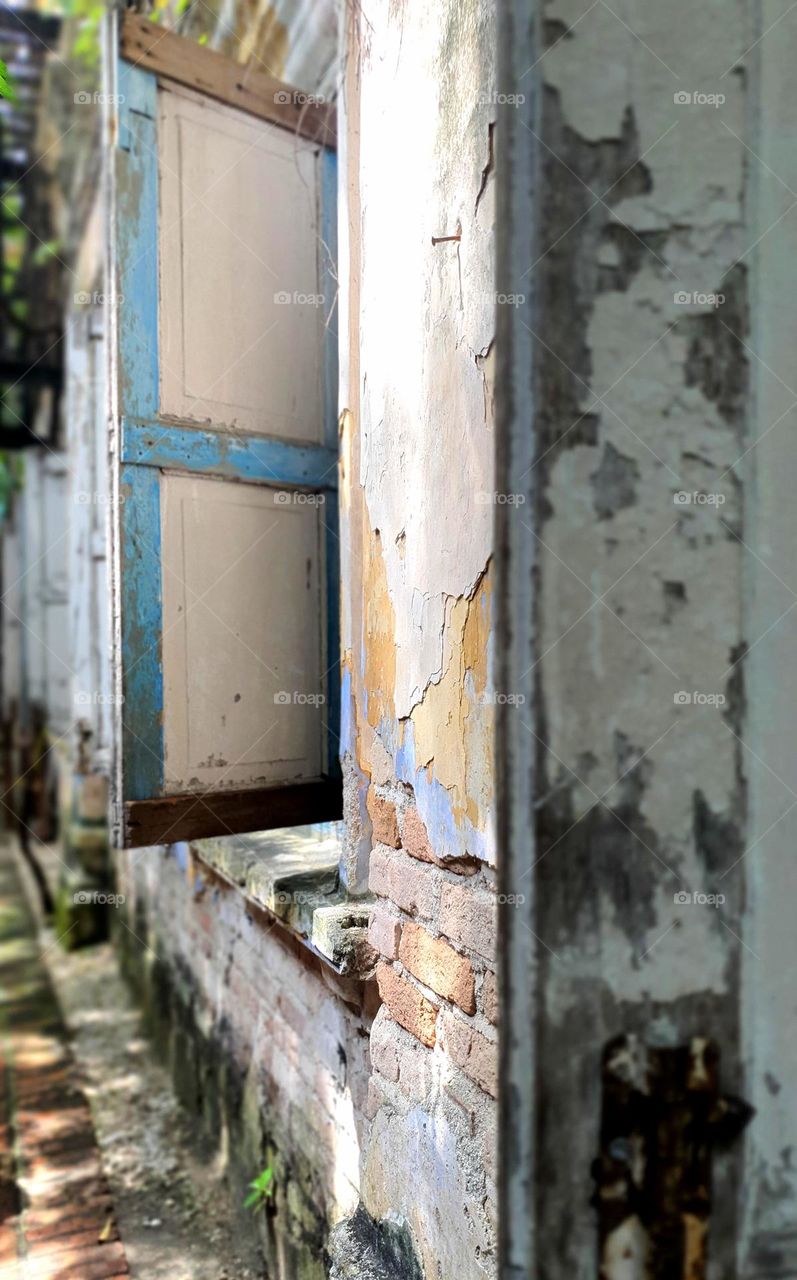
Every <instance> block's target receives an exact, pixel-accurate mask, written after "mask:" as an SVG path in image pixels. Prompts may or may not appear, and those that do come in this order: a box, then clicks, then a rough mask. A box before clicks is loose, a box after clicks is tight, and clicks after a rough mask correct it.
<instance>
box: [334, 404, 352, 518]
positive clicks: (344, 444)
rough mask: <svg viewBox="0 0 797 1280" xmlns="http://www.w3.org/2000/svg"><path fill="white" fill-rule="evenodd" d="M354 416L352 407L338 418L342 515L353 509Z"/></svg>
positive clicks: (339, 487) (339, 491) (339, 481)
mask: <svg viewBox="0 0 797 1280" xmlns="http://www.w3.org/2000/svg"><path fill="white" fill-rule="evenodd" d="M353 431H354V418H353V417H352V414H351V410H350V409H344V410H343V412H342V413H341V415H340V418H339V420H338V439H339V444H340V448H339V458H340V461H339V463H338V498H339V502H340V511H341V515H347V514H348V512H349V511H350V510H351V476H352V465H351V449H352V434H353Z"/></svg>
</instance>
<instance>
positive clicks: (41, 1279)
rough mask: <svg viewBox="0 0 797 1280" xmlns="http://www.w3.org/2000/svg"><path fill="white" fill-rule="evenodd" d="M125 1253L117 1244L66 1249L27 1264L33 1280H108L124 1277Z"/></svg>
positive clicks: (116, 1242) (115, 1242)
mask: <svg viewBox="0 0 797 1280" xmlns="http://www.w3.org/2000/svg"><path fill="white" fill-rule="evenodd" d="M126 1266H127V1264H126V1262H125V1255H124V1249H123V1248H122V1246H121V1244H120V1243H119V1242H118V1241H114V1242H113V1243H111V1244H100V1245H97V1244H95V1245H90V1246H89V1247H88V1248H83V1249H69V1248H65V1249H64V1250H63V1251H62V1252H59V1253H57V1254H52V1255H48V1256H47V1257H44V1258H38V1259H37V1260H35V1261H33V1260H30V1261H29V1262H28V1273H29V1275H30V1278H31V1280H62V1277H63V1280H108V1277H109V1276H114V1275H118V1274H122V1275H124V1274H125V1271H126Z"/></svg>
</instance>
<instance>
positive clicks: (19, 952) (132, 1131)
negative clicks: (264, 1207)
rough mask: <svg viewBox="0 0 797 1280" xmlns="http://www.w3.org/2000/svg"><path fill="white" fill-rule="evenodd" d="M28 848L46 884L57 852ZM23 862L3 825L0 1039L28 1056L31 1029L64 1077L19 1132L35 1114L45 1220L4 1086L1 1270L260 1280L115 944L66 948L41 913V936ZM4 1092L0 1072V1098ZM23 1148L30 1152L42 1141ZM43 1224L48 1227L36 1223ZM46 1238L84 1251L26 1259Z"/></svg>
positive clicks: (94, 1278)
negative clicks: (79, 1200)
mask: <svg viewBox="0 0 797 1280" xmlns="http://www.w3.org/2000/svg"><path fill="white" fill-rule="evenodd" d="M36 856H37V861H38V862H39V863H40V864H41V867H42V870H43V872H44V874H45V877H46V878H47V880H48V883H49V882H51V883H52V884H53V885H55V883H56V881H57V877H58V873H59V870H60V860H59V857H58V851H57V850H56V849H54V848H49V847H46V846H37V849H36ZM20 866H21V863H20V861H19V860H18V859H15V857H14V854H13V850H12V847H11V845H10V843H9V842H8V839H7V838H6V840H4V838H3V835H2V833H0V1049H2V1047H3V1045H4V1043H5V1042H7V1043H8V1044H9V1046H10V1047H14V1046H16V1047H17V1048H18V1049H21V1048H22V1046H23V1041H25V1040H27V1052H28V1055H30V1054H31V1053H32V1051H33V1047H34V1046H33V1042H32V1041H31V1035H35V1036H36V1055H37V1059H36V1060H37V1063H39V1064H40V1065H44V1061H45V1057H46V1056H49V1059H51V1070H52V1071H53V1072H56V1073H59V1074H58V1075H57V1079H58V1080H60V1081H61V1083H62V1086H63V1087H62V1088H61V1089H60V1092H59V1091H54V1090H52V1089H51V1090H50V1096H49V1098H48V1097H46V1096H44V1095H42V1096H41V1097H40V1098H36V1096H35V1095H34V1097H33V1103H32V1105H31V1100H30V1099H28V1100H27V1102H28V1106H29V1109H30V1115H29V1116H28V1119H27V1121H26V1123H27V1125H28V1133H29V1135H32V1133H33V1129H32V1127H31V1126H32V1125H33V1124H34V1122H35V1133H36V1137H37V1141H38V1142H39V1143H40V1145H41V1148H42V1149H43V1150H44V1151H45V1154H46V1155H47V1156H48V1157H49V1158H52V1159H53V1160H54V1161H56V1164H55V1170H54V1173H53V1175H52V1179H51V1181H52V1185H51V1186H50V1188H49V1194H50V1195H52V1196H53V1201H52V1203H49V1202H48V1204H47V1206H46V1212H47V1214H48V1215H49V1216H48V1217H47V1218H46V1220H45V1221H44V1222H43V1223H42V1224H40V1223H39V1221H38V1218H37V1217H36V1214H37V1213H39V1212H44V1208H43V1207H42V1206H40V1205H39V1203H38V1200H36V1201H34V1202H32V1203H31V1205H30V1207H29V1208H26V1210H25V1212H23V1213H21V1214H20V1213H19V1212H18V1207H19V1198H18V1197H19V1196H22V1197H24V1196H25V1195H27V1194H31V1193H32V1192H35V1194H36V1196H37V1197H38V1196H39V1184H38V1182H37V1183H36V1184H35V1185H31V1184H30V1183H29V1181H26V1176H25V1175H26V1161H25V1160H22V1161H20V1160H19V1158H18V1155H17V1153H16V1150H15V1144H18V1143H19V1138H18V1136H17V1129H18V1127H19V1116H20V1109H19V1102H18V1101H17V1102H16V1103H14V1097H13V1092H12V1094H11V1100H12V1104H13V1106H14V1114H15V1115H16V1116H17V1126H16V1128H15V1127H14V1126H13V1125H12V1126H10V1127H9V1128H8V1129H6V1128H2V1129H0V1280H61V1277H63V1280H105V1278H106V1277H108V1278H109V1280H110V1278H111V1277H115V1276H128V1273H129V1280H263V1278H264V1277H265V1269H264V1266H263V1263H262V1260H261V1256H260V1249H259V1245H258V1238H257V1233H256V1230H255V1227H254V1222H253V1223H252V1229H251V1230H250V1231H249V1232H244V1233H242V1232H241V1230H240V1217H236V1213H235V1207H236V1206H234V1205H233V1204H232V1202H231V1199H230V1194H229V1191H228V1187H227V1180H226V1169H225V1164H224V1152H223V1151H222V1152H221V1153H219V1152H204V1151H202V1149H201V1147H200V1146H199V1145H198V1143H197V1138H196V1133H195V1128H196V1126H195V1125H194V1124H192V1121H191V1119H190V1118H189V1117H188V1116H187V1115H186V1113H185V1112H184V1111H183V1110H182V1109H181V1107H180V1106H179V1104H178V1103H177V1101H176V1099H175V1096H174V1093H173V1091H172V1088H171V1082H170V1079H169V1076H168V1073H167V1071H166V1070H165V1068H164V1067H163V1066H162V1065H161V1064H160V1063H158V1062H156V1061H155V1060H154V1058H153V1055H152V1051H151V1046H150V1044H149V1042H148V1041H147V1040H146V1039H145V1037H144V1036H143V1035H142V1033H141V1028H140V1016H139V1013H138V1010H137V1009H136V1007H135V1005H134V1004H133V1002H132V1000H131V997H130V993H129V991H128V989H127V987H126V985H125V983H124V982H123V981H122V979H121V977H120V974H119V970H118V967H117V964H116V957H115V955H114V951H113V948H112V947H111V946H109V945H102V946H94V947H84V948H82V949H78V950H76V951H73V952H65V951H64V950H63V949H62V947H61V946H59V945H58V942H57V939H56V938H55V936H54V935H53V933H52V932H51V931H48V930H47V929H43V928H41V927H40V926H41V921H39V922H37V924H38V926H39V932H38V940H37V936H36V925H35V924H34V921H33V919H32V918H31V916H30V915H29V913H28V910H27V906H26V902H34V901H36V897H35V886H34V885H33V883H32V880H31V878H30V876H29V874H28V872H27V868H26V869H25V873H24V874H25V883H26V888H27V890H28V897H27V899H26V900H25V901H23V896H22V893H21V889H20V882H19V880H18V878H17V871H18V868H19V867H20ZM141 945H143V944H141ZM4 1036H5V1041H4V1038H3V1037H4ZM42 1055H45V1057H42ZM22 1066H23V1063H22V1060H21V1058H20V1056H19V1054H17V1057H16V1059H15V1066H14V1069H13V1070H12V1071H10V1073H9V1080H10V1083H11V1085H12V1086H14V1087H16V1088H18V1087H19V1086H18V1085H16V1084H15V1082H16V1081H19V1080H20V1071H21V1068H22ZM55 1079H56V1077H54V1078H53V1081H52V1082H51V1083H54V1082H55ZM67 1086H68V1087H67ZM70 1090H71V1092H70ZM5 1096H6V1092H5V1091H4V1089H3V1085H2V1083H0V1100H1V1099H2V1098H4V1097H5ZM38 1107H40V1108H41V1109H40V1110H38V1109H37V1108H38ZM9 1114H11V1113H9ZM25 1116H26V1112H25V1111H24V1109H23V1111H22V1118H23V1120H25ZM4 1119H5V1117H0V1120H4ZM92 1124H93V1129H92ZM28 1140H29V1141H30V1137H29V1139H28ZM30 1151H31V1153H32V1158H33V1159H35V1160H36V1161H39V1162H40V1161H41V1159H42V1155H41V1151H40V1150H39V1148H37V1149H36V1150H35V1152H34V1150H33V1147H31V1148H30ZM23 1152H24V1149H23ZM26 1159H27V1157H26ZM100 1161H101V1163H102V1168H100ZM6 1170H8V1173H7V1175H6ZM84 1174H85V1176H86V1190H87V1192H88V1191H90V1192H91V1193H92V1194H95V1195H96V1197H97V1198H96V1201H94V1202H90V1203H89V1205H88V1208H87V1210H86V1213H85V1214H83V1216H81V1213H80V1212H78V1211H77V1205H76V1203H75V1199H74V1194H73V1188H74V1191H75V1192H79V1191H80V1188H81V1182H80V1178H81V1177H82V1176H83V1175H84ZM103 1175H104V1176H103ZM39 1176H40V1177H41V1176H44V1177H47V1176H48V1174H47V1171H46V1170H41V1171H40V1174H39ZM43 1186H44V1184H42V1190H43ZM111 1205H113V1208H111ZM92 1214H94V1216H93V1217H92V1216H91V1215H92ZM247 1221H248V1219H247ZM41 1226H44V1229H45V1230H46V1232H47V1233H48V1234H46V1235H44V1236H42V1235H41V1234H40V1227H41ZM117 1229H118V1236H119V1237H121V1240H122V1241H123V1242H124V1253H123V1252H122V1246H121V1245H120V1244H119V1243H118V1238H117ZM31 1231H32V1232H33V1235H31V1234H30V1232H31ZM100 1236H102V1241H101V1242H100ZM78 1237H80V1238H79V1239H78ZM244 1237H245V1238H244ZM42 1240H44V1241H47V1242H49V1241H53V1242H55V1243H56V1244H57V1245H58V1247H59V1249H61V1250H62V1246H64V1247H65V1246H67V1245H69V1246H70V1247H79V1248H82V1249H83V1251H84V1252H83V1254H81V1255H80V1257H78V1258H76V1259H75V1260H74V1262H73V1263H71V1264H70V1263H68V1262H66V1261H65V1260H64V1258H62V1256H61V1254H60V1253H58V1252H53V1253H47V1254H44V1255H41V1256H42V1259H43V1260H42V1263H41V1268H40V1269H36V1267H38V1266H39V1261H38V1259H39V1256H40V1255H38V1254H35V1253H34V1252H33V1248H34V1246H36V1247H38V1246H39V1244H40V1241H42ZM20 1242H21V1247H22V1253H17V1252H16V1251H17V1250H18V1249H19V1248H20ZM42 1247H44V1246H42ZM92 1251H93V1252H92ZM62 1252H63V1250H62ZM114 1255H116V1256H118V1257H119V1258H120V1263H119V1265H118V1267H116V1269H111V1270H107V1271H103V1270H102V1269H101V1267H102V1265H104V1259H105V1258H106V1257H107V1259H108V1261H109V1264H110V1263H111V1262H113V1261H114ZM26 1256H27V1257H28V1258H29V1261H28V1263H27V1269H26V1265H25V1264H22V1263H19V1262H18V1263H17V1265H16V1266H15V1265H13V1259H14V1257H17V1258H22V1257H26ZM95 1265H96V1268H97V1269H96V1270H95V1269H92V1268H94V1267H95Z"/></svg>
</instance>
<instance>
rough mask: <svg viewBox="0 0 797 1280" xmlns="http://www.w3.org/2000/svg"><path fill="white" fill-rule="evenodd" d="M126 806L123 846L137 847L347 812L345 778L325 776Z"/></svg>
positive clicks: (265, 828)
mask: <svg viewBox="0 0 797 1280" xmlns="http://www.w3.org/2000/svg"><path fill="white" fill-rule="evenodd" d="M124 810H125V812H124V817H125V822H124V846H125V848H126V849H138V848H144V847H145V846H147V845H154V844H175V843H176V842H177V841H178V840H202V839H204V838H205V837H207V836H226V835H238V834H239V833H241V832H245V831H269V830H273V829H274V828H275V827H290V826H297V825H299V824H304V823H309V822H334V821H337V819H338V818H341V817H342V816H343V790H342V786H341V782H340V779H322V780H320V781H317V782H300V783H295V784H294V785H292V786H288V787H259V788H252V789H249V790H242V791H216V792H213V791H206V792H201V793H199V792H197V793H193V792H192V793H190V794H187V795H181V796H165V797H163V798H162V799H158V800H131V801H129V802H128V803H127V804H126V805H125V806H124Z"/></svg>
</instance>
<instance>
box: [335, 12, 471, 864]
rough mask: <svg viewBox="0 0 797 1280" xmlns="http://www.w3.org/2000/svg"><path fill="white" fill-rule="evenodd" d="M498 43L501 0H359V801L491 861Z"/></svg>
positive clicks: (354, 386) (347, 446) (349, 734)
mask: <svg viewBox="0 0 797 1280" xmlns="http://www.w3.org/2000/svg"><path fill="white" fill-rule="evenodd" d="M493 46H494V31H493V13H492V6H491V5H490V4H488V3H486V0H468V3H465V4H461V3H453V0H451V2H447V3H443V4H431V3H420V4H417V3H416V4H413V5H412V6H410V5H405V4H401V3H394V4H387V3H384V2H381V3H366V4H364V5H363V6H362V13H361V17H360V22H359V32H358V37H357V40H356V43H355V48H354V51H353V53H352V55H351V56H352V58H353V59H354V60H355V63H356V79H357V84H356V91H357V95H358V99H359V102H358V106H357V108H356V120H355V119H353V117H352V115H351V114H350V117H349V129H348V136H347V139H346V143H345V146H346V149H347V157H348V166H349V179H350V190H349V196H348V200H349V208H348V213H349V234H350V236H351V239H352V252H353V258H352V260H351V261H348V260H347V256H346V250H345V249H344V252H343V254H342V260H341V279H342V280H343V281H345V280H346V278H347V276H346V270H347V268H348V278H349V280H350V281H351V295H350V296H349V298H348V307H347V306H346V301H345V300H344V306H343V308H342V310H343V312H344V314H343V317H342V325H343V329H344V334H343V335H342V339H343V341H342V345H343V348H344V351H345V350H346V349H347V348H348V353H349V354H348V357H347V356H345V355H344V377H343V381H342V386H341V404H342V406H343V413H342V417H341V443H342V468H343V483H342V504H341V509H342V516H343V521H344V530H343V543H344V549H343V582H344V588H343V610H342V617H343V650H344V716H343V720H344V727H343V733H342V739H343V754H344V769H345V770H346V772H347V774H348V777H349V797H348V804H349V807H350V810H351V812H352V814H353V815H354V816H356V815H357V814H359V815H362V813H363V804H362V795H363V793H364V788H365V787H366V786H367V784H368V782H369V781H372V782H374V783H377V784H382V785H390V784H395V783H398V784H407V785H408V786H410V787H412V788H413V789H414V791H415V795H416V801H417V804H418V808H419V810H420V812H421V814H422V816H423V819H424V821H425V823H426V826H427V829H428V831H429V835H430V840H431V843H432V846H433V847H434V848H435V849H436V850H437V851H438V852H440V853H443V854H449V853H450V854H452V855H455V854H462V853H465V852H467V853H471V854H473V855H475V856H477V857H480V858H483V859H486V860H488V861H492V860H493V858H494V847H493V844H494V842H493V836H492V755H491V728H492V714H491V703H490V700H489V699H490V670H489V668H490V656H491V655H490V573H489V565H490V555H491V547H492V512H493V506H492V501H493V422H492V386H491V372H492V342H493V332H494V307H495V302H494V298H495V292H494V289H495V286H494V281H493V269H494V268H493V223H494V198H493V181H492V122H493V120H494V116H495V107H494V105H493V103H492V102H491V101H490V95H491V94H492V92H493V89H494V71H493V59H494V52H493ZM446 235H449V236H455V235H461V239H460V240H458V241H456V240H451V241H447V242H445V243H440V244H437V245H434V244H433V243H432V238H433V237H437V236H446ZM344 287H345V286H344ZM347 330H348V333H347V332H346V331H347ZM352 792H354V793H356V797H357V798H356V799H354V798H353V796H352ZM366 847H367V836H364V838H363V847H362V848H361V849H360V865H359V871H353V872H352V878H356V877H357V875H359V877H360V879H362V876H363V866H364V862H363V857H362V854H363V851H364V850H365V849H366ZM354 861H355V862H356V853H355V854H354Z"/></svg>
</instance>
